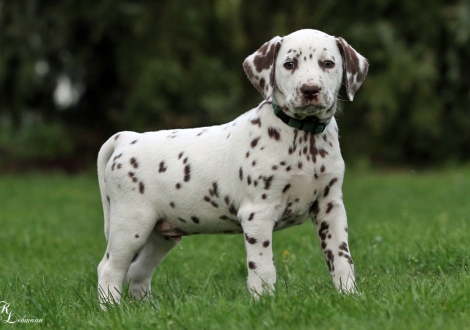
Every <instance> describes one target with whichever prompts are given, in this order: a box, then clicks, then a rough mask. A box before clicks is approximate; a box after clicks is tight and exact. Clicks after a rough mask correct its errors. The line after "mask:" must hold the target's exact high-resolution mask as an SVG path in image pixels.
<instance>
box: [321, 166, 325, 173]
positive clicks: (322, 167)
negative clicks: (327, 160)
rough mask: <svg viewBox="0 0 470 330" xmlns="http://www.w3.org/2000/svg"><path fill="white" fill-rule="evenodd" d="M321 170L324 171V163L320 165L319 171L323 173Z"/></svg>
mask: <svg viewBox="0 0 470 330" xmlns="http://www.w3.org/2000/svg"><path fill="white" fill-rule="evenodd" d="M323 172H325V165H322V166H321V167H320V173H323Z"/></svg>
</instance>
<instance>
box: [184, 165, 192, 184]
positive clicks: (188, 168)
mask: <svg viewBox="0 0 470 330" xmlns="http://www.w3.org/2000/svg"><path fill="white" fill-rule="evenodd" d="M190 179H191V165H189V164H188V165H186V166H185V167H184V182H188V181H189V180H190Z"/></svg>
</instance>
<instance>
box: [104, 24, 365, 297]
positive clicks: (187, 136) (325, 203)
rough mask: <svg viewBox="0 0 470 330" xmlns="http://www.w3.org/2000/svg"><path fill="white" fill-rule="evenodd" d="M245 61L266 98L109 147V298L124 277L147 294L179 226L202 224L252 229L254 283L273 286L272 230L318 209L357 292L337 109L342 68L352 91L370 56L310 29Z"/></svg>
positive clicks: (201, 227)
mask: <svg viewBox="0 0 470 330" xmlns="http://www.w3.org/2000/svg"><path fill="white" fill-rule="evenodd" d="M243 67H244V69H245V72H246V74H247V75H248V78H249V79H250V81H251V82H252V83H253V85H254V86H255V87H256V88H257V89H258V90H259V91H260V93H261V94H262V95H263V97H264V99H265V101H263V102H262V103H261V104H260V105H259V106H258V107H256V108H254V109H252V110H250V111H248V112H247V113H245V114H243V115H241V116H240V117H238V118H237V119H235V120H234V121H232V122H230V123H228V124H224V125H220V126H213V127H205V128H195V129H179V130H170V131H158V132H148V133H142V134H139V133H134V132H121V133H118V134H115V135H114V136H112V137H111V138H110V139H109V140H108V141H107V142H106V143H105V144H104V145H103V146H102V148H101V150H100V152H99V155H98V177H99V185H100V190H101V197H102V202H103V208H104V219H105V235H106V239H107V241H108V245H107V249H106V253H105V254H104V257H103V259H102V261H101V262H100V264H99V266H98V289H99V292H100V299H101V301H103V302H104V301H119V299H120V294H121V290H122V284H123V283H129V284H130V287H129V290H130V293H131V294H132V295H134V296H136V297H137V298H144V297H146V295H148V294H149V293H150V284H151V279H152V275H153V273H154V271H155V269H156V267H157V266H158V264H159V263H160V262H161V261H162V260H163V258H164V257H165V255H166V254H167V253H168V251H170V250H171V248H173V247H174V246H175V244H176V243H177V242H178V241H179V240H180V239H181V236H186V235H193V234H203V233H204V234H208V233H243V234H244V238H245V246H246V252H247V266H248V287H249V290H250V292H251V293H252V295H254V296H255V297H257V296H258V295H260V294H263V293H272V291H273V290H274V284H275V282H276V268H275V266H274V262H273V252H272V233H273V231H274V230H280V229H284V228H287V227H290V226H293V225H299V224H301V223H303V222H305V221H306V220H307V219H308V218H311V219H312V220H313V223H314V225H315V228H316V230H317V232H318V236H319V238H320V243H321V247H322V249H323V253H324V256H325V259H326V262H327V265H328V268H329V270H330V273H331V275H332V277H333V282H334V284H335V287H336V288H337V289H338V290H339V291H344V292H354V291H355V279H354V267H353V261H352V259H351V254H350V251H349V247H348V225H347V220H346V212H345V209H344V205H343V200H342V192H341V186H342V182H343V174H344V162H343V159H342V157H341V153H340V148H339V142H338V128H337V125H336V121H335V118H334V114H335V111H336V107H337V98H338V92H339V90H340V87H341V84H342V80H343V77H344V82H345V85H346V90H347V94H348V97H349V99H350V100H352V99H353V97H354V94H355V92H356V91H357V89H358V88H359V87H360V85H361V84H362V82H363V80H364V78H365V76H366V74H367V70H368V63H367V61H366V59H365V58H364V57H362V56H361V55H360V54H358V53H357V52H356V51H355V50H354V49H353V48H352V47H351V46H349V45H348V43H347V42H346V41H345V40H344V39H342V38H335V37H333V36H330V35H327V34H325V33H323V32H320V31H317V30H300V31H297V32H294V33H292V34H290V35H288V36H285V37H283V38H281V37H275V38H273V39H271V40H270V41H269V42H267V43H265V44H264V45H263V46H262V47H261V48H260V49H259V50H258V51H256V52H255V53H254V54H252V55H251V56H249V57H248V58H247V59H246V60H245V62H244V63H243Z"/></svg>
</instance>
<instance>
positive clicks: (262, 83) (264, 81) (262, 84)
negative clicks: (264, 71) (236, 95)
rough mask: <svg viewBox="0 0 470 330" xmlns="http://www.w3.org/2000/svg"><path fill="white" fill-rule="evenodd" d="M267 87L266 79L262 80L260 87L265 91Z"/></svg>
mask: <svg viewBox="0 0 470 330" xmlns="http://www.w3.org/2000/svg"><path fill="white" fill-rule="evenodd" d="M265 86H266V80H264V78H261V79H260V81H259V87H260V88H261V89H264V87H265Z"/></svg>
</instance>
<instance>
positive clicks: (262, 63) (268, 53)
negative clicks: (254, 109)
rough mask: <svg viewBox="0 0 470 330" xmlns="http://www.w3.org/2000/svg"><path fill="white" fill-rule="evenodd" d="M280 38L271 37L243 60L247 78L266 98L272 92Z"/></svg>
mask: <svg viewBox="0 0 470 330" xmlns="http://www.w3.org/2000/svg"><path fill="white" fill-rule="evenodd" d="M281 40H282V38H281V37H274V38H272V39H271V40H270V41H268V42H266V43H265V44H264V45H263V46H261V48H260V49H258V50H257V51H256V52H254V53H253V54H251V55H250V56H248V57H247V58H246V59H245V61H244V62H243V69H244V70H245V73H246V75H247V76H248V79H249V80H250V81H251V83H252V84H253V85H254V86H255V87H256V89H257V90H258V91H259V92H260V93H261V95H263V97H264V99H266V100H267V99H269V98H270V97H271V95H272V93H273V88H274V71H275V66H276V58H277V53H278V52H279V48H280V47H281Z"/></svg>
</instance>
